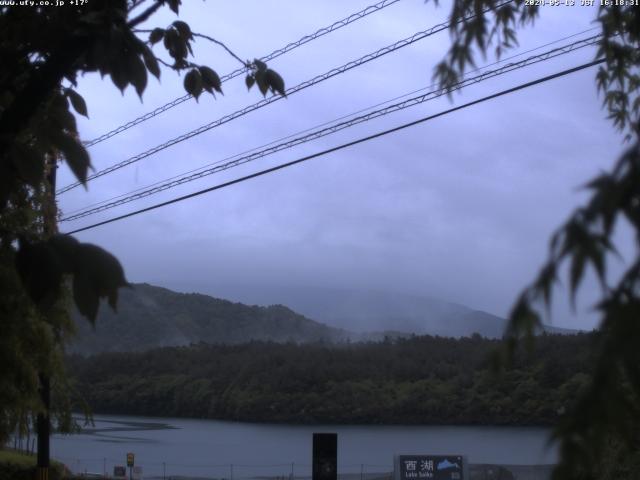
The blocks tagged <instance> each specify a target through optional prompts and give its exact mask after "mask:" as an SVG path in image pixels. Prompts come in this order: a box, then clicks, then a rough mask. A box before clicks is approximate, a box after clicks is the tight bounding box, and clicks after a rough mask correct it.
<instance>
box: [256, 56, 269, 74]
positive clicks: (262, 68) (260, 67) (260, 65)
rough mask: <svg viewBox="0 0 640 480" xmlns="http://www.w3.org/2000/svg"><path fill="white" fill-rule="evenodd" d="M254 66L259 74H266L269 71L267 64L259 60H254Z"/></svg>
mask: <svg viewBox="0 0 640 480" xmlns="http://www.w3.org/2000/svg"><path fill="white" fill-rule="evenodd" d="M253 64H254V65H255V66H256V69H257V70H258V71H259V72H264V71H265V70H266V69H267V64H266V63H264V62H263V61H260V60H258V59H257V58H256V59H254V60H253Z"/></svg>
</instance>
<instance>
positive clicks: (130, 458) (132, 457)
mask: <svg viewBox="0 0 640 480" xmlns="http://www.w3.org/2000/svg"><path fill="white" fill-rule="evenodd" d="M134 465H135V455H134V454H133V453H132V452H129V453H127V467H129V480H133V467H134Z"/></svg>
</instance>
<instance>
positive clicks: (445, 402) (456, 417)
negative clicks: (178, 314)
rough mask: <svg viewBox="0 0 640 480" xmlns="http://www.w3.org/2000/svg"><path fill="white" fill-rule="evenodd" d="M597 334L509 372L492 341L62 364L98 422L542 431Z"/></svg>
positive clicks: (221, 351)
mask: <svg viewBox="0 0 640 480" xmlns="http://www.w3.org/2000/svg"><path fill="white" fill-rule="evenodd" d="M595 335H596V334H595V333H590V334H579V335H570V336H569V335H548V334H545V335H542V336H540V337H539V339H538V341H537V342H536V344H535V348H534V350H533V351H531V352H519V353H518V355H517V356H516V360H515V362H514V364H513V365H512V368H510V369H508V370H506V371H503V372H501V373H496V372H494V370H493V369H492V367H491V364H490V363H491V362H490V361H489V358H490V353H491V352H492V351H493V350H494V349H495V348H497V347H498V346H499V341H497V340H489V339H484V338H482V337H480V336H479V335H474V336H473V337H471V338H469V337H467V338H460V339H453V338H442V337H431V336H421V337H411V338H407V339H396V340H393V341H391V340H389V341H385V342H381V343H364V344H350V343H344V344H338V345H335V344H323V343H315V344H304V345H301V344H294V343H289V344H276V343H265V342H251V343H247V344H242V345H227V346H225V345H207V344H198V345H192V346H188V347H165V348H159V349H154V350H150V351H146V352H137V353H103V354H100V355H96V356H92V357H82V356H79V355H73V356H70V357H68V369H69V372H70V373H71V374H72V376H73V378H74V382H75V384H76V387H77V391H78V392H79V394H80V395H81V396H83V397H84V399H85V400H86V401H87V402H88V404H89V406H90V407H91V408H92V409H93V411H94V412H97V413H119V414H138V415H153V416H176V417H196V418H212V419H226V420H239V421H256V422H292V423H381V424H452V425H453V424H493V425H549V424H551V423H553V422H554V421H555V420H557V418H558V416H559V415H561V414H562V413H563V412H564V411H565V410H566V409H567V408H568V407H569V406H570V404H571V402H572V401H573V399H574V398H576V395H577V393H578V392H579V391H580V390H581V389H582V388H584V387H585V385H586V384H587V383H588V382H589V376H588V374H587V372H588V371H589V366H590V364H591V355H592V353H590V352H592V351H593V349H592V348H590V345H592V344H593V342H594V336H595Z"/></svg>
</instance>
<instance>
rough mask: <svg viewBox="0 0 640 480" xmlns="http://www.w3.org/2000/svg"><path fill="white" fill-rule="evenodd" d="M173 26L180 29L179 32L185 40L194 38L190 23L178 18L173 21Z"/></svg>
mask: <svg viewBox="0 0 640 480" xmlns="http://www.w3.org/2000/svg"><path fill="white" fill-rule="evenodd" d="M173 26H174V27H175V28H176V30H178V33H179V34H180V36H181V37H182V39H183V40H185V41H186V40H189V39H191V38H193V34H192V33H191V28H190V27H189V25H188V24H187V23H185V22H183V21H182V20H176V21H175V22H173Z"/></svg>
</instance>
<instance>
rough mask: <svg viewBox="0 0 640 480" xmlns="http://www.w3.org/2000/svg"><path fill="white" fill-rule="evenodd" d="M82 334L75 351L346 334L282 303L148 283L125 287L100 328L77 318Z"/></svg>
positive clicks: (302, 339) (98, 322) (296, 339)
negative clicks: (250, 302)
mask: <svg viewBox="0 0 640 480" xmlns="http://www.w3.org/2000/svg"><path fill="white" fill-rule="evenodd" d="M76 324H77V327H78V334H77V336H76V337H75V339H74V341H73V343H72V344H71V345H70V346H69V351H71V352H75V353H83V354H92V353H98V352H126V351H142V350H147V349H150V348H156V347H162V346H176V345H189V344H190V343H198V342H207V343H242V342H247V341H250V340H255V339H259V340H265V341H275V342H287V341H294V342H312V341H318V340H327V341H339V340H344V339H346V337H347V335H348V333H347V332H345V331H344V330H340V329H337V328H331V327H328V326H326V325H323V324H321V323H319V322H316V321H313V320H310V319H308V318H305V317H303V316H302V315H299V314H297V313H295V312H293V311H292V310H290V309H288V308H287V307H285V306H282V305H272V306H269V307H260V306H249V305H244V304H241V303H233V302H230V301H227V300H222V299H218V298H213V297H210V296H208V295H201V294H197V293H189V294H187V293H177V292H173V291H171V290H168V289H166V288H161V287H155V286H153V285H148V284H145V283H141V284H135V285H133V288H131V289H122V290H121V292H120V300H119V302H118V312H117V313H116V312H113V311H112V310H111V309H109V308H102V309H100V312H99V314H98V318H97V320H96V324H95V328H93V327H92V326H91V325H89V324H88V322H86V321H85V320H84V319H77V321H76Z"/></svg>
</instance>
